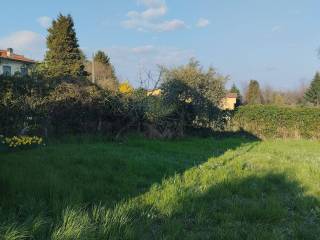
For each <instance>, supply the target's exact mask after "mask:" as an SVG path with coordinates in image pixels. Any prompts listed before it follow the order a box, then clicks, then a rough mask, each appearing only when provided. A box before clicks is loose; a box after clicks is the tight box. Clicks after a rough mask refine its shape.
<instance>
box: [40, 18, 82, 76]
mask: <svg viewBox="0 0 320 240" xmlns="http://www.w3.org/2000/svg"><path fill="white" fill-rule="evenodd" d="M48 32H49V35H48V37H47V48H48V51H47V52H46V56H45V66H46V68H47V69H46V72H47V75H48V77H53V78H61V77H79V76H83V75H84V65H83V55H82V52H81V51H80V49H79V44H78V39H77V36H76V31H75V28H74V22H73V19H72V17H71V16H70V15H67V16H64V15H62V14H60V15H59V16H58V18H57V20H54V21H53V22H52V26H51V27H50V28H49V29H48Z"/></svg>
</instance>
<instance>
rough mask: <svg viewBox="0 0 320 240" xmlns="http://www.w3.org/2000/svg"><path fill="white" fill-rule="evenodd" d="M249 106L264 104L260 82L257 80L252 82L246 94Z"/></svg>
mask: <svg viewBox="0 0 320 240" xmlns="http://www.w3.org/2000/svg"><path fill="white" fill-rule="evenodd" d="M246 102H247V104H262V103H263V99H262V94H261V90H260V85H259V82H258V81H256V80H251V81H250V83H249V87H248V90H247V93H246Z"/></svg>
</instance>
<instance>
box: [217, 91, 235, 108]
mask: <svg viewBox="0 0 320 240" xmlns="http://www.w3.org/2000/svg"><path fill="white" fill-rule="evenodd" d="M237 98H238V94H236V93H227V95H226V97H225V98H223V99H222V102H221V109H223V110H234V109H235V108H236V104H237Z"/></svg>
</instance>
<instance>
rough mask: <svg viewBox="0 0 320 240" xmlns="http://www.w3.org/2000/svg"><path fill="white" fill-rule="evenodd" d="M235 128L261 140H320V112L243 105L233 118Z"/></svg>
mask: <svg viewBox="0 0 320 240" xmlns="http://www.w3.org/2000/svg"><path fill="white" fill-rule="evenodd" d="M232 127H233V128H234V129H235V130H239V129H243V130H245V131H247V132H250V133H252V134H254V135H256V136H258V137H260V138H297V139H298V138H307V139H320V109H319V108H309V107H279V106H263V105H259V106H242V107H240V108H239V109H237V110H236V112H235V114H234V116H233V119H232Z"/></svg>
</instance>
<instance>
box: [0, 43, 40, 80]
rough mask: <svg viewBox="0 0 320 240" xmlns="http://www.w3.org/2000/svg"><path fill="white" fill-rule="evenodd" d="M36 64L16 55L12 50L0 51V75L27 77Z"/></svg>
mask: <svg viewBox="0 0 320 240" xmlns="http://www.w3.org/2000/svg"><path fill="white" fill-rule="evenodd" d="M34 64H35V61H33V60H31V59H29V58H26V57H24V56H22V55H18V54H15V53H14V52H13V49H12V48H8V49H7V50H0V75H5V76H14V75H20V76H25V75H27V74H28V71H29V69H30V68H31V67H32V66H33V65H34Z"/></svg>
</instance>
